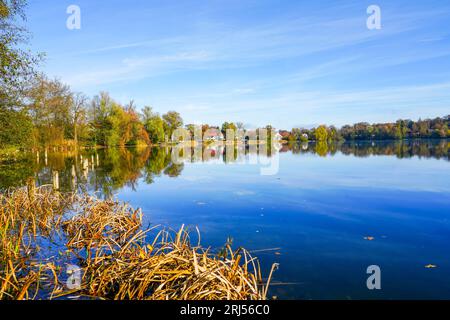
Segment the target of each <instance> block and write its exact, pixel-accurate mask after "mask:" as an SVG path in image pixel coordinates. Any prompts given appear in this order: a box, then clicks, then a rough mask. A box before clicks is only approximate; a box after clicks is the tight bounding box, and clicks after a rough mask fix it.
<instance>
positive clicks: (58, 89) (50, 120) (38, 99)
mask: <svg viewBox="0 0 450 320" xmlns="http://www.w3.org/2000/svg"><path fill="white" fill-rule="evenodd" d="M28 99H29V104H28V109H29V112H30V115H31V118H32V119H33V124H34V126H35V138H36V141H37V143H38V144H40V145H42V146H49V145H53V144H60V143H62V142H63V140H64V139H65V138H66V137H67V136H68V135H69V128H70V127H71V123H70V116H69V110H70V107H71V104H72V93H71V92H70V89H69V87H68V86H67V85H65V84H63V83H62V82H60V81H59V80H57V79H55V80H49V79H47V78H46V77H45V76H43V75H40V76H38V77H36V78H35V79H34V81H33V83H32V85H31V87H30V89H29V90H28Z"/></svg>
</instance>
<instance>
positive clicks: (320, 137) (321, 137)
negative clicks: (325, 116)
mask: <svg viewBox="0 0 450 320" xmlns="http://www.w3.org/2000/svg"><path fill="white" fill-rule="evenodd" d="M315 133H316V140H317V141H327V139H328V132H327V128H326V127H325V126H324V125H322V126H319V127H318V128H317V129H316V131H315Z"/></svg>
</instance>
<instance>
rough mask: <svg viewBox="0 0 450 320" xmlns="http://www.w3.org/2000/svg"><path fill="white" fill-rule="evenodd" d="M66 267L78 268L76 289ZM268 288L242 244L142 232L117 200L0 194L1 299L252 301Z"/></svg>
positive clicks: (137, 215) (31, 191) (43, 191)
mask: <svg viewBox="0 0 450 320" xmlns="http://www.w3.org/2000/svg"><path fill="white" fill-rule="evenodd" d="M158 230H159V231H158ZM150 234H152V236H150ZM198 239H200V235H198ZM68 265H77V266H79V268H80V270H79V274H80V277H79V283H77V285H76V286H75V287H74V286H71V285H68V284H70V283H72V282H70V281H71V277H73V273H72V274H70V272H68V268H67V266H68ZM72 271H73V270H72ZM272 271H273V270H272ZM73 279H75V278H73ZM73 279H72V280H73ZM269 279H270V276H269ZM75 280H76V279H75ZM68 281H69V282H68ZM269 281H270V280H269ZM75 282H76V281H75ZM267 287H268V282H267V283H265V284H263V282H262V276H261V272H260V268H259V264H258V261H257V260H256V259H254V258H252V257H251V256H250V255H249V254H248V252H247V251H245V250H244V249H238V250H236V251H234V250H233V249H232V248H231V246H230V245H229V244H227V245H225V246H224V248H223V249H222V250H220V251H219V252H217V253H213V252H212V251H211V250H210V249H207V248H204V247H202V246H201V245H200V243H198V244H192V243H191V240H190V233H189V232H188V231H187V230H186V228H184V227H182V228H181V229H180V230H179V231H178V232H171V231H166V230H164V229H160V228H158V227H154V228H152V229H143V228H142V214H141V212H140V211H139V210H134V209H133V208H131V207H129V206H127V205H125V204H123V203H119V202H116V201H103V200H99V199H96V198H93V197H90V196H88V195H77V194H70V195H68V194H61V193H57V192H53V191H52V190H51V189H50V188H46V187H41V188H37V189H36V188H35V187H34V185H30V186H29V187H28V188H21V189H15V190H11V191H9V192H6V193H4V194H0V299H56V298H69V297H70V298H80V297H87V298H94V299H187V300H197V299H198V300H200V299H214V300H215V299H251V300H259V299H266V295H267Z"/></svg>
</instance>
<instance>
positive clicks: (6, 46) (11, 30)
mask: <svg viewBox="0 0 450 320" xmlns="http://www.w3.org/2000/svg"><path fill="white" fill-rule="evenodd" d="M25 6H26V1H25V0H2V1H0V61H1V63H0V107H1V108H5V107H7V106H9V107H11V106H14V107H18V105H17V102H19V101H20V100H21V98H22V94H23V90H24V89H25V87H26V86H27V84H28V82H29V81H30V80H31V79H32V78H33V77H34V76H35V67H36V66H37V64H38V63H39V62H40V60H41V59H42V55H33V54H32V53H31V52H30V51H29V50H26V49H25V48H24V44H26V43H27V40H28V33H27V30H26V29H25V28H24V27H22V26H20V25H19V22H20V21H25V20H26V17H25V13H24V10H25Z"/></svg>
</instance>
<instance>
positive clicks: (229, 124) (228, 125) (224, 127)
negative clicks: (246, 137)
mask: <svg viewBox="0 0 450 320" xmlns="http://www.w3.org/2000/svg"><path fill="white" fill-rule="evenodd" d="M227 130H233V131H234V134H235V135H236V130H237V126H236V125H235V124H234V123H233V122H224V123H223V124H222V130H221V131H222V134H223V135H224V137H225V138H226V139H228V138H229V137H227Z"/></svg>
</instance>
